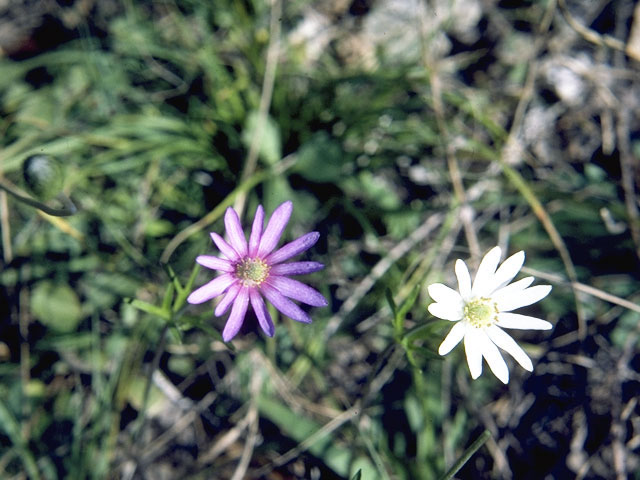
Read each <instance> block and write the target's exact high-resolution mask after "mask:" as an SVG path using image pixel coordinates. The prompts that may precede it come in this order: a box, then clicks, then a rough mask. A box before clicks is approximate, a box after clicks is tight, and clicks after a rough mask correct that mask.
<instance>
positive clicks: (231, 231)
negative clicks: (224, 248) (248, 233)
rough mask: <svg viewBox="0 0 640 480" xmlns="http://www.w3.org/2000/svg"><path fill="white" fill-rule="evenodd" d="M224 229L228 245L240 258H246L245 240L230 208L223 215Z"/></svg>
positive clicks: (237, 220)
mask: <svg viewBox="0 0 640 480" xmlns="http://www.w3.org/2000/svg"><path fill="white" fill-rule="evenodd" d="M224 228H225V230H226V231H227V236H228V237H229V244H230V245H231V246H232V247H233V249H234V250H235V251H236V252H237V253H238V254H239V255H240V256H241V257H244V256H246V255H247V252H248V249H247V239H246V238H245V237H244V232H243V231H242V225H240V219H239V218H238V214H237V213H236V211H235V210H234V209H233V208H231V207H229V208H227V211H226V212H225V213H224Z"/></svg>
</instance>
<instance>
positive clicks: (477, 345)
mask: <svg viewBox="0 0 640 480" xmlns="http://www.w3.org/2000/svg"><path fill="white" fill-rule="evenodd" d="M465 327H466V328H467V329H469V330H470V329H472V328H474V327H467V326H466V325H465ZM464 351H465V353H466V355H467V365H469V372H471V378H473V379H474V380H475V379H476V378H478V377H479V376H480V374H481V373H482V347H481V342H479V341H478V336H477V335H476V332H469V333H467V334H466V335H465V336H464Z"/></svg>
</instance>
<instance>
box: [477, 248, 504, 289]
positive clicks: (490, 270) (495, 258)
mask: <svg viewBox="0 0 640 480" xmlns="http://www.w3.org/2000/svg"><path fill="white" fill-rule="evenodd" d="M501 253H502V250H501V249H500V247H493V248H492V249H491V250H489V251H488V252H487V254H486V255H485V256H484V257H483V258H482V261H481V262H480V266H479V267H478V273H476V278H475V280H474V281H473V287H472V288H471V294H472V295H473V296H474V297H484V296H487V295H489V294H490V293H491V289H492V287H493V275H494V273H495V271H496V268H497V267H498V263H499V262H500V255H501Z"/></svg>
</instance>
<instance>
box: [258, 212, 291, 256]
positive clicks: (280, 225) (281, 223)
mask: <svg viewBox="0 0 640 480" xmlns="http://www.w3.org/2000/svg"><path fill="white" fill-rule="evenodd" d="M292 210H293V203H291V201H290V200H289V201H286V202H284V203H283V204H282V205H280V206H279V207H278V208H276V209H275V211H274V212H273V214H272V215H271V218H270V219H269V223H268V224H267V228H266V229H265V230H264V233H263V234H262V238H261V239H260V245H259V246H258V254H257V255H258V257H261V258H262V257H264V256H265V255H268V254H269V253H271V251H272V250H273V249H274V248H275V247H276V245H277V244H278V241H280V236H281V235H282V232H283V231H284V228H285V227H286V226H287V222H289V218H290V217H291V211H292Z"/></svg>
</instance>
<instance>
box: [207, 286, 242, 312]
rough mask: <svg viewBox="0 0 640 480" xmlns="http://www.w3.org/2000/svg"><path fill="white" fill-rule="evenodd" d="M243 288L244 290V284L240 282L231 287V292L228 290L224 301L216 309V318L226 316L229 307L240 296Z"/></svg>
mask: <svg viewBox="0 0 640 480" xmlns="http://www.w3.org/2000/svg"><path fill="white" fill-rule="evenodd" d="M241 288H242V284H241V283H240V282H236V283H234V284H233V285H232V286H231V288H229V290H227V293H226V294H225V296H224V297H222V300H220V303H219V304H218V306H217V307H216V309H215V310H214V311H213V313H214V315H215V316H216V317H220V316H222V315H224V314H225V312H226V311H227V309H228V308H229V306H230V305H231V304H232V303H233V301H234V300H235V299H236V297H237V296H238V293H239V292H240V289H241Z"/></svg>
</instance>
